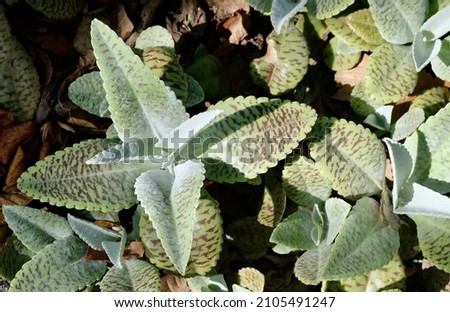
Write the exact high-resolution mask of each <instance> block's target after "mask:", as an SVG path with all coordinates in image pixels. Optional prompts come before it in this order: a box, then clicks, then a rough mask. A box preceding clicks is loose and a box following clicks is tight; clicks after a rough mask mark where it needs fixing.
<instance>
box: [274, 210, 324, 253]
mask: <svg viewBox="0 0 450 312" xmlns="http://www.w3.org/2000/svg"><path fill="white" fill-rule="evenodd" d="M313 226H314V225H313V222H312V216H311V213H310V212H307V211H304V210H299V211H296V212H294V213H293V214H291V215H289V216H288V217H287V218H286V219H284V220H283V221H281V223H280V224H278V226H277V227H276V228H275V229H274V230H273V232H272V235H271V236H270V242H271V243H274V244H276V245H275V246H274V247H273V250H274V251H275V252H276V253H279V254H287V253H289V252H291V251H297V250H307V249H312V248H314V247H316V245H315V243H314V241H313V240H312V238H311V231H312V229H313Z"/></svg>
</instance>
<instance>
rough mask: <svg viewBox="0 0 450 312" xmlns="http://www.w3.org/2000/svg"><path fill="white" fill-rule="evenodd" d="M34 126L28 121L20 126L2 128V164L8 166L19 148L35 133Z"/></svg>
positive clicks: (0, 157) (0, 130)
mask: <svg viewBox="0 0 450 312" xmlns="http://www.w3.org/2000/svg"><path fill="white" fill-rule="evenodd" d="M34 128H35V127H34V124H33V122H32V121H27V122H24V123H22V124H19V125H11V126H8V127H5V128H3V127H0V146H1V149H0V162H1V163H3V164H8V163H9V162H10V161H11V159H12V157H13V156H14V154H15V153H16V151H17V147H18V146H19V145H20V144H21V143H23V142H25V141H26V140H27V139H29V138H30V137H31V136H32V135H33V132H34Z"/></svg>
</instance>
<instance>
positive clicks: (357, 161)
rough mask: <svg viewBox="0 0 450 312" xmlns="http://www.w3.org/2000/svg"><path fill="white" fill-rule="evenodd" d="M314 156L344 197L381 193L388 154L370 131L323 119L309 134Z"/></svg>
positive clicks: (343, 122) (340, 121)
mask: <svg viewBox="0 0 450 312" xmlns="http://www.w3.org/2000/svg"><path fill="white" fill-rule="evenodd" d="M309 136H310V138H311V139H312V140H313V141H312V142H311V144H310V145H309V146H310V149H311V152H310V153H311V156H312V157H313V158H314V160H315V162H316V164H317V166H319V167H320V168H321V170H322V174H323V176H324V177H326V178H327V179H329V181H331V183H332V187H333V189H335V190H336V191H337V192H338V193H339V194H341V195H342V196H344V197H362V196H366V195H373V194H378V193H380V191H381V189H382V182H383V181H384V175H385V167H386V154H385V152H384V147H383V144H382V143H381V141H380V140H378V138H377V137H376V136H375V135H374V134H373V133H371V132H370V131H369V130H368V129H365V128H363V127H362V126H361V125H357V124H355V123H353V122H348V121H346V120H343V119H341V120H337V119H335V118H331V119H328V118H325V117H324V118H322V119H321V120H319V122H318V123H317V124H316V125H315V127H314V129H313V131H311V133H310V134H309Z"/></svg>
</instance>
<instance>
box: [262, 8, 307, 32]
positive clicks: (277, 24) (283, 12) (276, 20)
mask: <svg viewBox="0 0 450 312" xmlns="http://www.w3.org/2000/svg"><path fill="white" fill-rule="evenodd" d="M305 4H306V0H273V1H272V8H271V12H270V21H271V22H272V25H273V28H274V29H275V31H276V32H277V33H280V32H281V29H282V27H283V26H284V25H285V24H286V22H287V21H288V20H289V19H290V18H292V17H293V16H294V15H295V14H296V13H297V12H298V11H300V9H302V8H303V7H304V6H305Z"/></svg>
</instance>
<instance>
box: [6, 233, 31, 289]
mask: <svg viewBox="0 0 450 312" xmlns="http://www.w3.org/2000/svg"><path fill="white" fill-rule="evenodd" d="M33 255H34V252H32V251H31V250H29V249H28V248H27V247H25V246H24V245H23V244H22V242H21V241H20V240H19V239H18V238H17V237H15V236H11V237H9V238H8V239H7V240H6V243H5V244H4V245H2V247H1V248H0V276H1V278H3V279H5V280H7V281H11V280H12V279H13V278H14V276H15V275H16V273H17V272H18V271H19V270H20V269H21V268H22V266H23V265H24V264H25V263H26V262H28V261H30V259H31V257H33Z"/></svg>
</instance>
